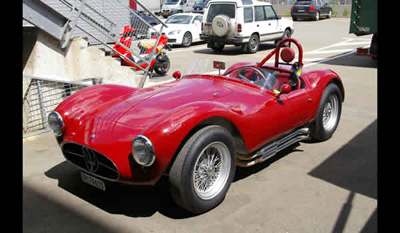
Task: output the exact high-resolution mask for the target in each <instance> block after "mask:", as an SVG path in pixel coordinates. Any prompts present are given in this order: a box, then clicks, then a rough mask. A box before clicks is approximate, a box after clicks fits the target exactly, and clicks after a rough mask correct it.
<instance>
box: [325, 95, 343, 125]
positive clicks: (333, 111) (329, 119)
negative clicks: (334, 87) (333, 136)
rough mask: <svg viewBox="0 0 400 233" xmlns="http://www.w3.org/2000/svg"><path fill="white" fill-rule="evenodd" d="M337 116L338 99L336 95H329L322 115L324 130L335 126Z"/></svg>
mask: <svg viewBox="0 0 400 233" xmlns="http://www.w3.org/2000/svg"><path fill="white" fill-rule="evenodd" d="M338 116H339V100H338V97H337V96H336V95H331V96H330V97H329V100H328V101H327V102H326V104H325V106H324V110H323V115H322V125H323V127H324V129H325V130H326V131H331V130H332V129H333V127H335V125H336V122H337V120H338Z"/></svg>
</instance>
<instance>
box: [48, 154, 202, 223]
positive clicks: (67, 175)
mask: <svg viewBox="0 0 400 233" xmlns="http://www.w3.org/2000/svg"><path fill="white" fill-rule="evenodd" d="M45 175H46V176H47V177H49V178H52V179H57V180H58V186H59V187H60V188H62V189H64V190H66V191H67V192H69V193H71V194H73V195H75V196H77V197H79V198H81V199H83V200H85V201H87V202H89V203H91V204H92V205H94V206H96V207H98V208H100V209H102V210H104V211H106V212H108V213H111V214H123V215H126V216H129V217H150V216H152V215H153V214H154V213H156V212H159V213H161V214H163V215H165V216H167V217H170V218H173V219H183V218H190V217H193V216H195V215H194V214H192V213H190V212H187V211H185V210H183V209H181V208H180V207H179V206H177V205H176V204H175V202H174V200H173V199H172V197H171V195H170V194H169V187H168V185H167V182H166V181H165V179H162V180H161V181H160V182H158V183H157V185H156V186H154V187H137V186H135V187H133V186H127V185H122V184H117V183H113V182H108V181H105V183H106V191H101V190H98V189H96V188H94V187H92V186H90V185H87V184H85V183H83V182H82V181H81V177H80V170H78V169H77V168H76V167H75V166H73V165H72V164H70V163H69V162H67V161H65V162H62V163H60V164H58V165H56V166H54V167H53V168H51V169H50V170H48V171H47V172H45Z"/></svg>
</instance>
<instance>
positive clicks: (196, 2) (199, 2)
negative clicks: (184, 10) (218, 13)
mask: <svg viewBox="0 0 400 233" xmlns="http://www.w3.org/2000/svg"><path fill="white" fill-rule="evenodd" d="M206 1H207V0H196V1H195V2H194V3H195V4H197V5H202V4H206Z"/></svg>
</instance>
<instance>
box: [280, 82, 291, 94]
mask: <svg viewBox="0 0 400 233" xmlns="http://www.w3.org/2000/svg"><path fill="white" fill-rule="evenodd" d="M291 91H292V87H291V86H290V85H289V84H287V83H285V84H283V85H282V91H281V94H287V93H289V92H291Z"/></svg>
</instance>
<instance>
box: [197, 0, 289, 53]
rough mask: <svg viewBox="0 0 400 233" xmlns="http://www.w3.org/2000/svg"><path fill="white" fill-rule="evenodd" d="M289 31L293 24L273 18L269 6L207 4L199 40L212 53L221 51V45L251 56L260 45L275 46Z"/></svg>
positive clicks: (243, 1) (233, 1)
mask: <svg viewBox="0 0 400 233" xmlns="http://www.w3.org/2000/svg"><path fill="white" fill-rule="evenodd" d="M293 31H294V27H293V21H292V20H291V19H285V18H281V17H280V16H277V15H276V13H275V10H274V8H273V7H272V5H271V4H270V3H266V2H259V1H255V0H254V1H253V0H211V1H209V2H208V4H207V7H206V9H205V11H204V17H203V22H202V34H201V35H200V37H201V39H202V40H205V41H207V42H208V47H209V48H212V49H213V50H214V51H219V52H220V51H222V50H223V49H224V47H225V44H234V45H236V46H242V48H243V49H247V50H248V52H249V53H255V52H257V50H258V48H259V45H260V42H263V41H275V43H278V42H279V41H280V40H282V39H284V38H287V37H290V36H291V35H292V34H293Z"/></svg>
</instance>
